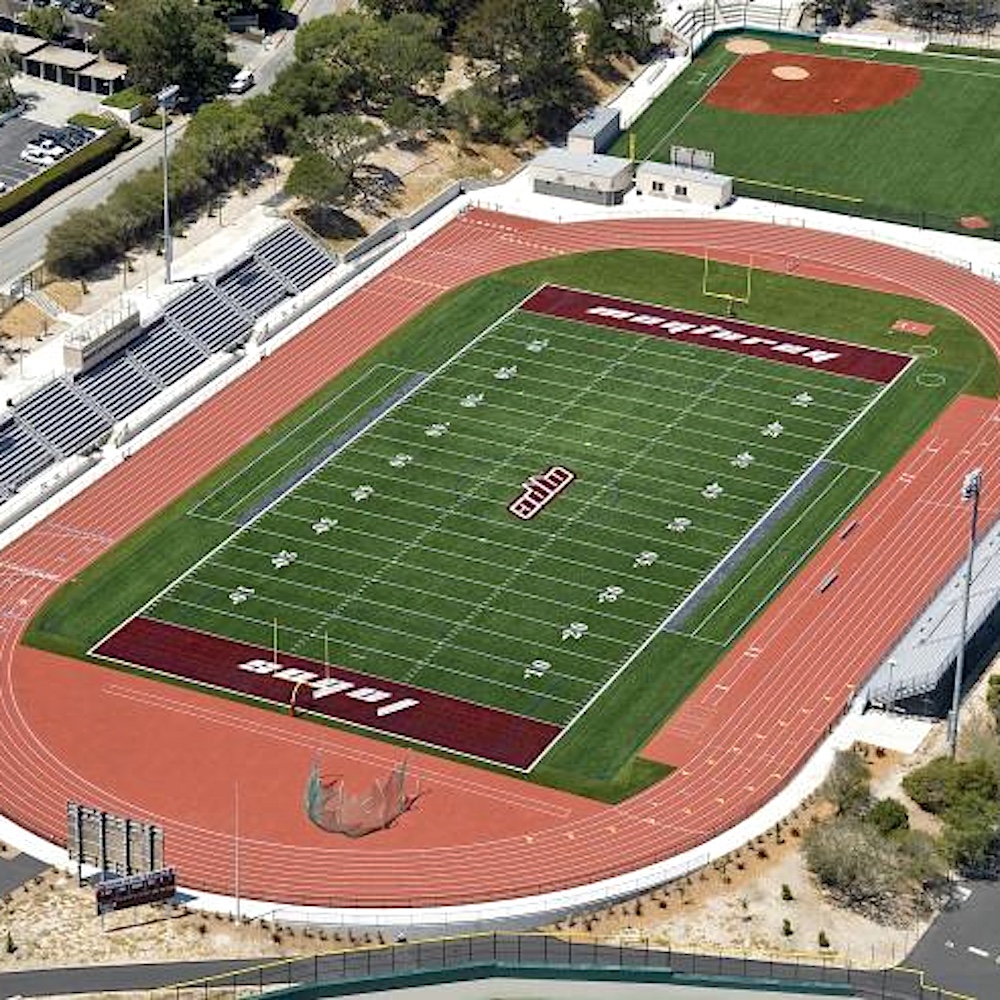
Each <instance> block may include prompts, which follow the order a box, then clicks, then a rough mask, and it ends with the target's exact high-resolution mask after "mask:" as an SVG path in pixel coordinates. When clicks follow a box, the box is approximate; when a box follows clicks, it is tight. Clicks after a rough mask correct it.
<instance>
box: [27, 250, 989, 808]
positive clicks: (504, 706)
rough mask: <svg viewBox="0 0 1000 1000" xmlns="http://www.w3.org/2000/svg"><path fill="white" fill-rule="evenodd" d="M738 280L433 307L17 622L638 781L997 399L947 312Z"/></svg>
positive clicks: (496, 752)
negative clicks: (671, 738)
mask: <svg viewBox="0 0 1000 1000" xmlns="http://www.w3.org/2000/svg"><path fill="white" fill-rule="evenodd" d="M706 267H707V270H706ZM746 278H747V274H746V269H744V268H736V267H728V266H726V265H719V264H714V263H712V264H710V265H706V264H705V263H704V262H703V261H702V260H701V259H698V258H691V257H683V256H673V255H667V254H662V253H655V252H650V251H641V250H622V251H612V252H599V253H587V254H577V255H570V256H566V257H562V258H560V259H556V260H551V261H546V262H543V263H536V264H529V265H523V266H519V267H515V268H512V269H509V270H507V271H504V272H499V273H497V274H495V275H493V276H491V277H489V278H485V279H482V280H479V281H476V282H474V283H472V284H470V285H467V286H465V287H463V288H460V289H458V290H457V291H455V292H452V293H449V294H447V295H446V296H444V297H443V298H442V299H441V300H439V301H438V302H437V303H436V304H435V305H433V306H431V307H430V308H429V309H427V310H426V311H425V312H423V313H422V314H421V315H420V316H419V317H417V318H416V319H415V320H413V321H411V322H410V323H408V324H406V325H405V326H404V327H403V328H401V329H400V330H399V331H398V332H397V333H396V334H395V335H394V336H392V337H391V338H389V339H388V340H387V341H385V342H384V343H383V344H381V345H380V346H379V347H377V348H376V349H375V350H374V351H372V352H371V353H370V354H369V355H368V356H366V357H365V358H364V359H362V361H360V362H359V363H357V364H355V365H354V366H353V367H352V368H351V369H349V370H348V371H346V372H345V373H344V374H343V375H342V376H340V377H338V378H337V379H335V380H334V381H333V382H331V383H330V384H329V385H328V386H326V388H325V389H324V390H323V391H322V392H320V393H319V394H317V396H315V397H314V398H312V399H310V400H309V401H308V402H306V403H305V404H304V405H303V406H301V407H300V408H299V409H298V410H297V411H296V412H294V413H293V414H291V415H290V416H289V417H288V418H286V419H285V420H283V421H281V422H280V423H279V424H277V425H275V426H274V427H272V428H271V430H270V431H269V432H268V433H267V434H266V435H264V436H263V437H262V438H260V439H258V440H256V441H254V442H253V443H251V444H250V445H248V446H247V447H246V448H245V449H244V450H243V451H241V452H240V453H239V454H237V455H234V456H233V457H232V459H231V460H230V461H229V462H227V463H226V464H225V465H224V466H223V467H222V468H219V469H217V470H216V472H215V473H213V474H212V475H211V476H210V477H209V478H208V479H207V480H205V481H204V482H202V483H201V484H200V485H199V486H198V487H196V488H195V489H194V490H192V491H191V492H190V493H189V494H188V495H187V496H185V497H184V498H183V499H182V500H181V501H179V502H178V503H175V504H174V505H173V506H171V507H170V508H168V509H167V510H165V511H163V512H162V513H161V514H160V515H159V516H157V517H156V518H155V519H153V520H152V521H150V522H149V523H147V525H146V526H145V527H144V528H143V529H141V530H140V531H138V532H137V533H136V534H134V535H133V536H132V537H131V538H129V539H128V540H126V541H125V542H124V543H122V544H120V545H119V546H118V547H117V548H115V549H113V550H112V551H111V552H110V553H109V554H108V555H106V556H105V557H103V558H102V559H100V560H99V561H98V562H96V563H95V564H94V565H93V566H91V567H90V568H88V569H87V570H86V571H84V572H83V573H81V574H80V575H79V576H78V577H77V578H75V579H74V580H73V581H72V582H70V583H69V584H67V585H66V586H64V587H63V588H62V589H61V590H60V591H59V592H58V593H57V594H56V595H55V597H54V598H53V599H52V600H51V601H50V602H49V603H48V604H47V605H46V607H45V608H44V610H43V611H42V613H41V614H40V615H39V616H38V617H37V618H36V619H35V621H34V623H33V625H32V628H31V631H30V634H29V637H28V641H29V642H30V643H32V644H34V645H37V646H40V647H43V648H48V649H54V650H57V651H60V652H64V653H68V654H71V655H74V656H77V657H80V658H95V659H97V660H98V661H100V662H111V663H114V664H117V665H119V666H121V667H122V668H124V669H128V670H136V671H140V672H148V673H151V674H153V675H155V676H160V677H163V678H165V679H167V680H169V681H171V682H175V683H180V684H192V685H196V686H199V687H207V688H210V689H212V690H214V691H217V692H218V693H220V694H222V695H223V696H225V697H233V698H241V699H250V700H253V701H257V702H263V703H266V704H268V705H271V706H272V707H277V708H279V709H281V710H283V711H292V712H297V713H298V714H300V715H303V716H308V717H309V718H313V719H315V720H317V721H318V722H324V723H328V724H332V725H348V726H357V727H361V728H363V729H364V730H366V731H369V732H375V733H377V734H378V735H380V737H382V738H384V739H388V740H392V741H401V742H404V743H412V744H416V745H419V746H422V747H426V748H430V749H431V750H433V751H434V752H441V753H446V754H457V755H460V756H462V757H466V758H471V759H475V760H477V761H479V762H481V763H483V764H484V765H485V766H491V767H504V768H509V769H513V770H515V771H516V772H521V773H524V774H525V775H527V776H529V777H530V778H531V779H532V780H537V781H541V782H544V783H547V784H551V785H556V786H559V787H565V788H569V789H572V790H574V791H578V792H581V793H585V794H589V795H592V796H595V797H598V798H602V799H605V800H617V799H620V798H622V797H624V796H626V795H628V794H631V793H632V792H634V791H635V790H637V789H638V788H641V787H644V786H645V785H648V784H649V783H651V782H652V781H655V780H656V779H658V778H659V777H661V776H662V775H663V773H664V767H663V766H662V765H658V764H653V763H651V762H647V761H644V760H642V758H641V757H640V756H638V755H637V752H638V751H639V749H640V748H641V747H642V745H643V743H644V742H645V741H646V740H647V739H648V737H649V736H650V735H651V734H652V733H653V732H654V731H655V730H656V729H657V727H658V726H659V725H660V724H661V723H662V722H663V720H664V719H665V718H666V717H668V716H669V715H670V714H671V713H672V712H673V711H674V710H675V709H676V708H677V706H678V705H680V704H681V703H682V702H683V700H684V699H685V697H686V696H687V695H688V694H689V693H690V692H691V691H692V690H693V689H694V687H695V686H696V685H697V684H698V683H699V681H700V680H701V679H702V678H703V677H704V676H705V675H706V673H707V672H708V671H709V670H710V669H711V668H712V666H713V665H714V664H715V663H716V662H717V661H718V659H719V658H720V657H721V656H722V654H723V653H724V652H725V650H726V649H727V648H728V647H729V646H730V645H731V643H732V642H733V641H734V640H735V639H736V637H737V636H739V635H740V633H741V632H742V630H743V629H744V628H745V627H746V626H747V625H748V623H750V622H751V621H752V620H753V619H754V618H755V616H756V615H757V614H758V613H759V612H760V610H761V609H762V608H763V607H764V606H765V605H766V604H767V602H768V601H769V600H770V599H771V598H772V597H773V596H774V595H775V594H776V593H778V592H779V591H780V589H781V588H782V587H783V586H784V584H785V583H786V582H787V581H788V580H789V579H790V578H791V577H792V576H793V575H794V574H795V571H796V569H797V568H798V567H799V566H801V565H802V563H803V562H804V560H805V559H806V558H808V555H809V554H810V553H811V552H812V551H813V550H814V549H815V548H816V546H817V545H818V544H819V543H820V542H821V541H822V540H823V539H824V538H825V537H826V536H827V535H828V534H829V533H830V532H831V531H832V530H833V528H834V527H835V526H836V525H837V524H839V523H840V522H841V521H842V519H843V518H844V517H845V516H846V515H847V514H848V513H849V511H850V510H851V509H852V507H853V506H854V505H855V504H856V503H857V502H858V501H859V500H860V499H861V498H862V497H863V496H864V495H865V494H866V493H867V492H868V490H869V489H870V488H871V487H872V486H873V485H874V484H875V483H876V482H877V481H878V480H879V478H880V477H881V475H882V474H883V473H884V472H886V471H887V470H888V469H889V468H891V467H892V465H893V464H894V462H895V461H896V460H897V459H898V458H899V457H900V455H901V454H902V453H903V452H904V451H905V449H906V448H907V447H908V446H909V445H910V444H911V443H912V442H913V441H914V440H915V439H916V437H917V436H918V435H919V434H920V433H921V432H922V431H923V430H924V429H926V427H927V426H929V424H930V423H931V422H932V421H933V420H934V419H935V417H936V416H937V415H938V414H939V413H940V412H941V411H942V409H943V408H944V407H945V406H946V405H947V404H948V403H949V402H950V401H951V400H952V399H953V398H954V397H955V396H956V395H957V394H958V393H959V392H966V393H972V394H978V395H984V396H995V395H996V393H997V384H998V373H997V368H996V364H995V361H994V359H993V356H992V355H991V353H990V352H989V350H988V348H987V345H986V344H985V342H984V341H983V340H982V338H981V337H980V336H979V335H978V333H976V332H975V331H974V330H973V329H972V328H971V327H970V326H969V325H968V324H966V323H965V322H964V321H962V320H961V319H959V318H958V317H957V316H955V315H954V314H952V313H950V312H948V311H946V310H944V309H941V308H938V307H936V306H933V305H930V304H928V303H926V302H921V301H916V300H912V299H906V298H901V297H898V296H892V295H887V294H879V293H875V292H868V291H861V290H858V289H852V288H845V287H842V286H834V285H829V284H824V283H821V282H816V281H810V280H806V279H803V278H798V277H795V276H794V275H790V274H772V273H765V272H760V273H753V274H752V295H751V297H750V301H749V302H748V303H745V304H741V305H739V307H738V310H737V312H738V315H737V316H731V315H726V313H727V308H726V304H725V301H724V300H723V299H720V298H717V297H715V296H711V295H706V294H704V293H705V291H706V289H712V290H718V289H721V288H729V289H739V288H743V287H744V283H745V281H746ZM900 321H905V323H904V326H905V327H906V329H908V330H919V331H920V332H919V333H914V332H900V331H899V330H893V327H894V326H897V327H898V326H899V325H900ZM928 334H929V336H928Z"/></svg>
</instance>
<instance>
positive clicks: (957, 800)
mask: <svg viewBox="0 0 1000 1000" xmlns="http://www.w3.org/2000/svg"><path fill="white" fill-rule="evenodd" d="M903 788H904V790H905V791H906V794H907V795H909V796H910V798H911V799H913V801H914V802H916V803H917V805H919V806H920V807H921V808H922V809H926V810H927V812H929V813H935V814H941V813H944V812H945V811H947V810H948V809H951V808H954V807H955V806H958V805H960V804H962V803H964V802H968V801H970V800H973V801H978V802H981V803H993V802H995V801H996V798H997V791H998V785H997V773H996V771H994V769H993V768H992V767H991V766H990V765H989V763H988V762H986V761H984V760H971V761H958V760H953V759H952V758H951V757H936V758H935V759H934V760H932V761H930V763H928V764H925V765H924V766H923V767H918V768H917V769H916V770H915V771H911V772H910V773H909V774H908V775H907V776H906V777H905V778H903Z"/></svg>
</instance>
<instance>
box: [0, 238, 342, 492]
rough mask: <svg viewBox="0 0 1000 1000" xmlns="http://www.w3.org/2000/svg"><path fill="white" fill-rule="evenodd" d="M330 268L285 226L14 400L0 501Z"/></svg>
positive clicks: (96, 440) (3, 428)
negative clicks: (116, 342)
mask: <svg viewBox="0 0 1000 1000" xmlns="http://www.w3.org/2000/svg"><path fill="white" fill-rule="evenodd" d="M335 267H336V259H335V258H334V257H333V256H331V255H330V254H328V253H327V252H326V251H325V250H324V249H323V248H322V247H320V246H318V245H317V244H315V243H313V242H312V240H310V239H309V238H308V237H307V236H306V235H305V234H304V233H302V232H301V231H300V230H298V229H297V228H296V227H294V226H292V225H290V224H285V225H283V226H281V227H279V228H278V229H277V230H275V231H274V232H273V233H271V234H270V235H269V236H267V237H265V238H264V239H263V240H261V241H260V242H259V243H257V244H256V245H255V246H253V247H252V248H251V250H250V251H249V253H247V254H246V255H245V256H244V257H243V258H242V259H241V260H240V261H238V262H237V263H236V264H235V265H234V266H232V267H230V268H228V269H226V270H225V271H224V272H221V273H220V274H219V275H217V276H216V277H214V278H209V279H206V280H196V281H195V282H194V283H193V284H192V286H191V287H190V288H189V289H188V290H187V291H185V292H184V293H183V294H182V295H179V296H178V297H177V298H176V299H174V301H173V302H171V303H170V304H169V305H168V306H167V307H166V308H165V309H164V310H163V311H162V312H161V313H160V314H159V315H158V316H156V317H155V318H154V319H153V320H152V321H151V322H149V323H148V324H147V325H146V326H145V327H144V328H143V329H142V330H141V331H140V332H139V333H138V335H137V336H136V337H134V338H133V339H132V340H131V341H130V342H129V343H128V344H126V345H125V346H124V347H122V348H120V349H119V350H117V351H115V352H114V354H112V355H110V356H109V357H107V358H105V359H104V360H102V361H101V362H99V363H98V364H96V365H95V366H94V367H93V368H91V369H89V370H88V371H86V372H82V373H80V374H78V375H76V376H71V375H65V376H62V377H61V378H57V379H54V380H53V381H51V382H48V383H46V384H45V385H43V386H42V387H41V388H39V389H36V390H35V391H34V392H32V393H31V394H30V395H28V396H26V397H25V398H24V399H21V400H19V401H18V402H17V403H15V404H14V405H13V406H12V407H10V408H9V411H8V413H7V415H6V417H5V418H3V419H2V422H0V503H2V502H4V501H5V500H8V499H9V498H10V497H11V496H12V495H13V494H14V493H15V492H16V491H17V490H18V489H19V488H20V487H21V486H23V485H24V484H25V483H26V482H28V480H30V479H32V478H33V477H34V476H36V475H38V474H39V473H40V472H42V471H44V469H45V468H47V467H48V466H50V465H52V464H54V463H55V462H57V461H59V460H60V459H63V458H67V457H69V456H71V455H73V454H75V453H83V452H86V451H88V450H90V449H92V448H94V447H96V446H97V445H99V444H100V443H101V441H102V440H103V439H104V438H105V437H106V435H107V434H108V433H109V432H110V430H111V428H112V426H113V425H114V424H115V422H116V421H119V420H123V419H125V418H126V417H128V416H129V415H130V414H132V413H134V412H135V411H136V410H137V409H139V407H140V406H142V405H143V404H145V403H148V402H149V401H150V400H151V399H153V398H154V397H155V396H156V395H157V394H158V393H160V392H162V391H163V390H164V389H166V388H168V387H169V386H171V385H173V384H174V383H176V382H178V381H179V380H180V379H182V378H183V377H184V376H185V375H187V374H189V373H190V372H193V371H194V370H195V369H196V368H197V367H198V366H199V365H200V364H202V363H203V362H204V361H206V360H207V359H208V358H209V357H211V355H212V354H216V353H219V352H222V351H232V350H234V349H235V348H237V347H238V346H240V345H241V344H243V343H245V342H246V341H247V340H248V339H249V338H250V336H251V334H252V333H253V324H254V322H255V321H256V320H257V319H258V318H259V317H261V316H263V315H264V314H265V313H267V312H269V311H270V310H271V309H273V308H274V307H275V306H277V305H279V304H280V303H281V302H282V301H284V300H285V299H287V298H289V297H291V296H294V295H296V294H298V293H299V292H301V291H303V290H304V289H306V288H308V287H309V286H310V285H312V284H314V283H315V282H316V281H318V280H319V279H320V278H322V277H324V276H325V275H326V274H328V273H329V272H330V271H332V270H333V269H334V268H335Z"/></svg>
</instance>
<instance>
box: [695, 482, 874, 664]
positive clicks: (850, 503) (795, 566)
mask: <svg viewBox="0 0 1000 1000" xmlns="http://www.w3.org/2000/svg"><path fill="white" fill-rule="evenodd" d="M847 468H851V466H843V467H842V471H843V469H847ZM881 475H882V473H880V472H869V475H868V481H867V482H866V483H865V485H864V486H862V487H861V489H859V490H858V491H857V492H856V493H855V494H854V496H853V497H852V498H851V499H850V500H849V501H848V502H847V503H846V504H844V506H843V507H841V509H840V510H839V511H838V512H837V513H836V514H835V515H834V517H833V518H832V519H831V520H830V521H829V523H828V524H827V525H826V527H825V530H823V531H821V532H817V533H816V537H815V538H814V539H813V542H812V544H811V545H810V546H809V548H808V549H806V551H805V552H803V553H802V554H801V555H800V556H799V557H798V558H797V559H796V560H795V562H794V563H793V564H792V566H790V567H789V568H788V569H787V570H786V571H785V573H784V574H782V577H781V579H780V580H779V581H778V582H777V583H776V584H775V585H774V586H773V587H772V588H771V589H770V590H769V591H768V592H767V594H766V595H765V596H764V597H763V598H761V600H759V601H758V602H757V604H756V606H755V607H754V609H753V610H752V611H750V612H749V613H748V614H747V615H746V616H745V617H744V619H743V621H742V622H740V624H739V625H737V626H736V628H734V629H733V631H732V632H731V633H730V634H729V637H728V638H727V639H725V640H724V642H723V645H726V646H728V645H729V643H731V642H732V641H733V640H734V639H735V638H736V637H737V636H738V635H739V634H740V633H741V632H742V631H743V629H745V628H746V627H747V625H748V624H749V623H750V622H751V621H752V620H753V619H754V617H756V615H757V613H758V612H759V611H760V610H761V609H762V608H763V607H764V605H765V604H767V602H768V601H770V600H771V598H772V597H774V595H775V594H776V593H777V592H778V591H779V590H781V588H782V587H783V586H784V585H785V584H786V583H787V582H788V580H789V579H791V577H792V576H793V575H794V574H795V573H797V572H798V570H799V567H800V566H802V565H803V564H804V563H805V562H806V560H807V559H808V558H809V557H810V556H811V555H812V554H813V553H814V552H815V551H816V549H818V548H819V546H820V542H821V541H822V540H823V538H824V537H825V536H826V535H827V534H828V533H829V532H830V531H831V530H832V529H833V528H834V527H835V526H836V525H837V524H839V523H840V521H841V520H842V519H843V517H844V515H845V514H847V512H848V511H850V510H853V509H854V507H855V506H856V504H857V503H858V501H859V500H860V499H861V498H862V497H863V496H864V495H865V494H866V493H867V492H868V490H869V489H870V488H871V486H872V484H873V483H874V482H875V481H876V480H877V479H879V477H880V476H881ZM840 478H841V476H839V475H838V476H837V478H836V479H835V480H833V481H832V482H831V483H830V486H829V487H828V488H827V489H826V490H824V491H823V493H821V494H820V496H818V497H817V498H816V499H815V500H814V501H813V503H811V504H810V505H809V507H808V508H806V510H804V511H803V512H802V513H801V514H800V515H799V516H798V517H797V518H796V519H795V521H794V522H792V524H790V525H789V526H788V527H787V528H786V529H785V531H783V532H782V537H784V535H785V534H787V533H788V532H790V531H792V530H793V529H794V528H795V527H796V526H797V525H798V524H799V522H800V521H801V520H802V518H803V517H804V516H805V515H806V513H807V511H808V510H809V509H811V508H812V506H813V505H814V504H816V503H819V501H820V500H821V499H822V498H823V497H825V496H826V495H827V493H829V491H830V490H831V489H832V488H833V486H834V483H836V482H838V481H839V480H840ZM776 546H777V542H775V543H774V544H773V545H772V546H771V547H770V548H769V549H768V553H770V552H771V551H772V549H774V548H775V547H776ZM763 559H764V556H761V558H760V559H758V560H756V561H755V562H754V566H755V567H756V566H759V565H760V563H761V562H762V561H763ZM743 582H744V581H743V580H741V581H740V583H739V586H742V585H743ZM699 628H700V626H699ZM696 631H697V630H696Z"/></svg>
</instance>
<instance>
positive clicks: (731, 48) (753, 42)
mask: <svg viewBox="0 0 1000 1000" xmlns="http://www.w3.org/2000/svg"><path fill="white" fill-rule="evenodd" d="M726 51H727V52H734V53H735V54H736V55H738V56H755V55H760V54H761V53H762V52H770V51H771V46H770V45H768V44H767V42H764V41H761V40H760V39H759V38H734V39H733V40H732V41H729V42H726Z"/></svg>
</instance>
